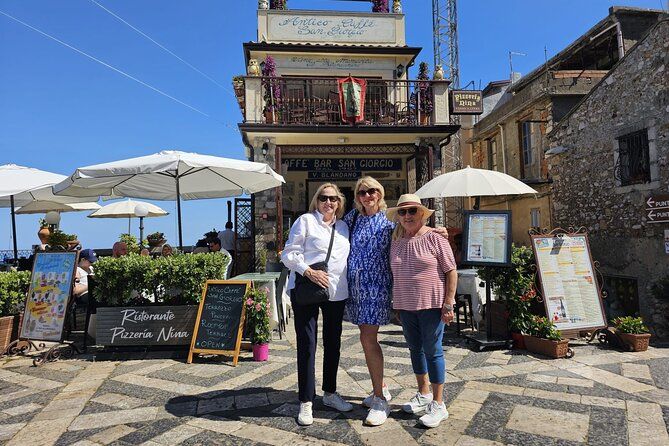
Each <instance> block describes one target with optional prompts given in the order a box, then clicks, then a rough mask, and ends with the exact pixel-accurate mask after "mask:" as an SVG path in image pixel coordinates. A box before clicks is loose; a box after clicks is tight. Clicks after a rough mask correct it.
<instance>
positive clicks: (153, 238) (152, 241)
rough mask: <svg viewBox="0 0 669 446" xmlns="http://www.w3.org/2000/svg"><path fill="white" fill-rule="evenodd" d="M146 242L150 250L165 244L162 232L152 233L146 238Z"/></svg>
mask: <svg viewBox="0 0 669 446" xmlns="http://www.w3.org/2000/svg"><path fill="white" fill-rule="evenodd" d="M146 241H147V242H148V243H149V246H150V247H151V248H156V247H158V246H160V245H162V244H164V243H165V234H163V233H162V232H157V231H156V232H154V233H151V234H149V235H147V236H146Z"/></svg>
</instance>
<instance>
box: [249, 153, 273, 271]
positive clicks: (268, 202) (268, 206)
mask: <svg viewBox="0 0 669 446" xmlns="http://www.w3.org/2000/svg"><path fill="white" fill-rule="evenodd" d="M253 152H254V158H253V161H255V162H258V163H265V164H267V165H269V166H270V167H271V168H272V169H275V163H276V147H275V145H274V144H272V143H270V144H269V150H268V152H267V155H265V156H263V154H262V149H261V147H258V148H255V149H254V151H253ZM275 170H276V169H275ZM253 198H254V205H255V212H254V218H255V250H256V251H255V252H256V256H255V258H256V271H257V270H258V269H262V268H264V267H265V265H264V264H262V261H261V259H262V258H263V256H264V257H265V259H266V260H268V261H271V262H275V261H277V247H276V241H277V233H276V222H277V214H278V213H277V206H276V189H268V190H266V191H263V192H259V193H256V194H253ZM268 244H269V245H268ZM263 253H264V254H263Z"/></svg>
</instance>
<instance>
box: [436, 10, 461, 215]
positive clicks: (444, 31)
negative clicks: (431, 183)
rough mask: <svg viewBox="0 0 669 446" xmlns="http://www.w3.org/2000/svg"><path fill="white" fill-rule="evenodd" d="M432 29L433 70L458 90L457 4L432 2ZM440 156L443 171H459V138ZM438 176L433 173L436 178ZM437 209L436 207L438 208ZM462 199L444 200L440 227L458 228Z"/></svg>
mask: <svg viewBox="0 0 669 446" xmlns="http://www.w3.org/2000/svg"><path fill="white" fill-rule="evenodd" d="M432 28H433V37H432V38H433V45H434V66H435V68H436V66H437V65H441V66H442V68H443V69H444V77H445V78H446V79H450V81H451V85H450V87H451V88H452V89H457V88H459V87H460V57H459V54H458V50H459V48H458V7H457V0H432ZM451 124H460V117H459V116H451ZM442 152H443V158H444V170H445V172H452V171H454V170H458V169H460V168H462V155H461V147H460V135H459V133H456V134H455V135H453V136H452V137H451V141H450V144H448V145H447V146H444V147H443V149H441V148H440V150H438V151H437V153H438V154H440V155H441V153H442ZM441 173H442V172H441V171H439V172H434V174H435V175H440V174H441ZM439 207H441V206H437V208H439ZM462 210H463V202H462V198H460V197H454V198H446V199H445V200H444V206H443V215H444V220H443V223H444V225H445V226H447V227H458V228H462Z"/></svg>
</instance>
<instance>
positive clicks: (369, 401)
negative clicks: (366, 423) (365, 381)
mask: <svg viewBox="0 0 669 446" xmlns="http://www.w3.org/2000/svg"><path fill="white" fill-rule="evenodd" d="M383 397H384V398H385V399H386V401H388V402H390V400H392V399H393V396H392V395H391V394H390V390H388V386H383ZM373 399H374V392H372V394H371V395H369V396H368V397H367V398H365V399H364V400H362V405H363V406H365V407H372V400H373Z"/></svg>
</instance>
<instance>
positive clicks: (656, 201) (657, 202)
mask: <svg viewBox="0 0 669 446" xmlns="http://www.w3.org/2000/svg"><path fill="white" fill-rule="evenodd" d="M651 209H669V195H651V196H650V197H648V199H647V200H646V210H647V211H649V210H651Z"/></svg>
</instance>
